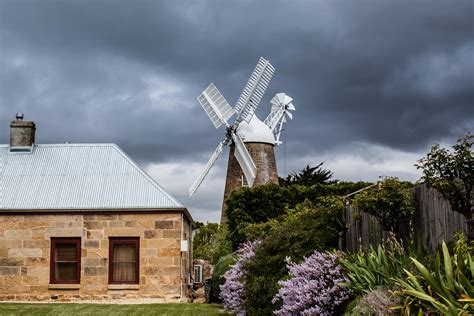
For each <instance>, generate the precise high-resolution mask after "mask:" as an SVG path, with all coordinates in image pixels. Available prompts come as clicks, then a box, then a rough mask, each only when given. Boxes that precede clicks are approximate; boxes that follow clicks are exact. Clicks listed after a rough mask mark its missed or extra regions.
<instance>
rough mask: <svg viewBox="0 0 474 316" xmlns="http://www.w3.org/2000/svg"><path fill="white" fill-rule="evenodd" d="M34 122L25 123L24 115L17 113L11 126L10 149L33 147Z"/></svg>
mask: <svg viewBox="0 0 474 316" xmlns="http://www.w3.org/2000/svg"><path fill="white" fill-rule="evenodd" d="M35 131H36V126H35V123H34V122H31V121H23V114H22V113H17V114H16V120H15V121H12V122H11V124H10V147H31V146H32V145H33V144H34V143H35Z"/></svg>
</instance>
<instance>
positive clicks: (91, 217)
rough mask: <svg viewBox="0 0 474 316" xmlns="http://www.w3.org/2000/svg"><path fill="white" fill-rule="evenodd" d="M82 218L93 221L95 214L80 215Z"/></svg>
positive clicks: (95, 217)
mask: <svg viewBox="0 0 474 316" xmlns="http://www.w3.org/2000/svg"><path fill="white" fill-rule="evenodd" d="M82 219H83V220H85V221H95V220H96V219H97V215H89V214H87V215H82Z"/></svg>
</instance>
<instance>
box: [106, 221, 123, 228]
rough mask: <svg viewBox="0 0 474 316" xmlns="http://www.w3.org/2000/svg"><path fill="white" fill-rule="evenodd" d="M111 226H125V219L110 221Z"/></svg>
mask: <svg viewBox="0 0 474 316" xmlns="http://www.w3.org/2000/svg"><path fill="white" fill-rule="evenodd" d="M109 227H123V221H110V222H109Z"/></svg>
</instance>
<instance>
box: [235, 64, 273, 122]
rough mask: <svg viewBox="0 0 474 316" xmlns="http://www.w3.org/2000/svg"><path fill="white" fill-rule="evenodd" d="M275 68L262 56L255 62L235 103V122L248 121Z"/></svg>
mask: <svg viewBox="0 0 474 316" xmlns="http://www.w3.org/2000/svg"><path fill="white" fill-rule="evenodd" d="M274 72H275V68H274V67H273V66H272V64H270V62H269V61H268V60H266V59H264V58H263V57H260V60H259V61H258V63H257V66H256V67H255V69H254V71H253V72H252V75H251V76H250V78H249V80H248V81H247V84H246V85H245V88H244V90H243V91H242V94H241V95H240V97H239V100H238V101H237V103H236V104H235V107H234V110H235V112H236V113H238V116H237V119H236V124H238V123H240V122H241V121H242V120H244V121H245V122H247V123H249V122H250V119H251V118H252V116H253V114H254V113H255V110H256V109H257V106H258V104H259V103H260V101H261V100H262V97H263V94H264V93H265V90H266V89H267V87H268V84H269V83H270V80H271V79H272V76H273V73H274Z"/></svg>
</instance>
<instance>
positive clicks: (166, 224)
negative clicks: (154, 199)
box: [155, 220, 174, 229]
mask: <svg viewBox="0 0 474 316" xmlns="http://www.w3.org/2000/svg"><path fill="white" fill-rule="evenodd" d="M173 227H174V225H173V221H170V220H160V221H155V229H173Z"/></svg>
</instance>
